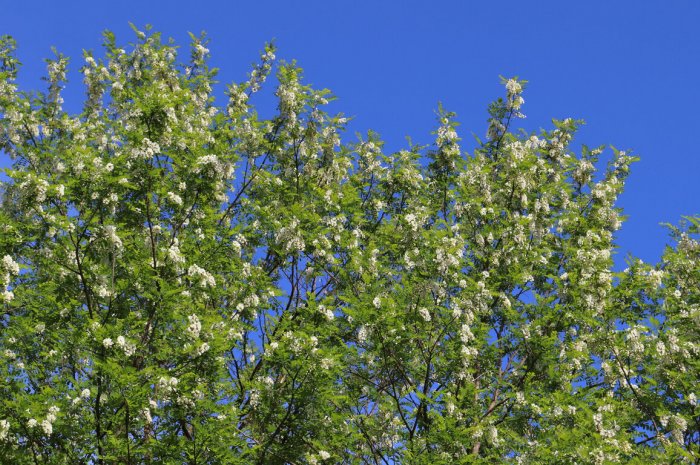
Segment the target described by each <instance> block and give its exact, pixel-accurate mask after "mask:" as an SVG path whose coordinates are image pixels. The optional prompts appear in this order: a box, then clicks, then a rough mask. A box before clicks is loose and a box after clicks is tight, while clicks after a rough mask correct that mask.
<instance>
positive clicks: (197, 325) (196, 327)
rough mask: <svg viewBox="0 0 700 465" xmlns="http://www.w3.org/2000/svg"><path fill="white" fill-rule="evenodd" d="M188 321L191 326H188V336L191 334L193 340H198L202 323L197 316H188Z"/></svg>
mask: <svg viewBox="0 0 700 465" xmlns="http://www.w3.org/2000/svg"><path fill="white" fill-rule="evenodd" d="M187 319H188V320H189V323H190V324H189V326H187V334H189V335H190V337H191V338H192V339H197V338H198V337H199V332H200V331H201V330H202V323H201V322H200V321H199V318H197V315H195V314H192V315H190V316H188V317H187Z"/></svg>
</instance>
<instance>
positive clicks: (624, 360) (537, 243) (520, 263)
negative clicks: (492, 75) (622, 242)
mask: <svg viewBox="0 0 700 465" xmlns="http://www.w3.org/2000/svg"><path fill="white" fill-rule="evenodd" d="M134 31H135V33H136V36H137V41H136V43H134V44H132V45H131V46H130V47H129V50H128V51H126V50H124V49H122V48H120V46H119V45H117V41H116V38H115V37H114V35H113V34H112V33H109V32H108V33H105V42H104V45H105V57H104V59H99V58H96V57H93V55H92V54H91V53H89V52H86V53H85V56H84V58H85V64H84V66H83V67H82V68H81V72H82V74H83V77H84V82H85V85H86V87H87V95H86V99H85V104H84V107H83V110H82V112H81V113H80V114H77V115H70V114H68V113H66V112H65V111H64V110H63V109H62V102H63V101H62V97H61V89H62V87H63V83H64V81H65V78H66V69H67V65H68V60H67V58H66V57H64V56H62V55H60V54H56V57H55V58H54V59H51V60H48V77H47V81H48V90H47V92H46V93H21V92H18V90H17V87H16V85H15V83H14V80H15V78H16V74H17V72H18V69H19V63H18V61H17V59H16V58H15V55H14V47H15V44H14V41H13V40H12V39H11V38H9V37H4V38H2V39H1V40H0V149H1V150H2V152H3V154H4V155H3V156H9V157H11V158H12V160H13V164H12V167H11V168H9V169H7V170H6V174H7V176H8V181H7V182H4V183H3V184H2V200H3V201H2V208H1V209H0V256H2V257H3V259H2V262H1V263H0V291H2V293H1V294H0V305H1V309H2V317H1V319H0V329H1V332H0V350H2V354H3V356H2V358H0V373H1V374H2V375H1V376H0V399H2V400H1V401H0V461H2V463H8V464H10V463H12V464H38V463H46V464H67V463H70V464H105V465H106V464H142V463H144V464H151V463H154V464H155V463H187V464H231V465H233V464H252V463H257V464H287V463H290V464H302V463H305V464H329V463H347V464H380V463H382V464H390V463H407V464H453V463H463V464H477V463H478V464H481V463H483V464H486V463H514V464H589V463H590V464H609V463H639V464H646V463H698V461H700V448H699V445H698V443H699V441H700V420H699V417H698V410H697V397H696V393H695V390H696V385H697V380H698V373H699V371H698V370H699V368H700V366H699V362H698V359H699V358H698V342H697V341H698V340H699V339H700V334H699V333H698V327H699V323H700V320H699V318H700V244H699V243H698V239H697V236H698V233H699V232H700V231H699V229H700V228H699V226H698V225H699V224H700V220H699V219H697V218H688V219H687V224H683V225H681V226H680V227H671V234H672V237H673V240H674V245H673V246H672V247H669V248H668V249H667V250H666V252H665V253H664V257H663V260H662V262H661V263H660V264H658V265H656V266H651V265H648V264H644V263H642V262H640V261H638V260H634V259H630V260H629V268H628V269H627V270H625V271H624V272H622V273H614V272H612V254H613V253H614V250H615V243H614V233H615V231H616V230H618V229H619V228H620V226H621V222H622V216H621V211H620V209H619V208H618V207H616V204H615V202H616V199H617V197H618V196H619V195H620V193H621V192H622V189H623V186H624V181H625V178H626V176H627V175H628V172H629V166H630V164H631V163H633V162H634V161H635V160H636V158H635V157H633V156H630V155H629V154H627V153H625V152H622V151H617V150H614V149H613V151H612V152H613V153H612V155H611V158H612V161H611V162H610V164H609V166H608V167H607V168H606V169H604V170H603V171H602V173H599V172H597V170H599V168H598V166H599V165H600V163H599V156H600V154H601V152H602V151H603V148H602V147H599V148H596V149H589V148H588V147H586V146H584V147H583V148H582V151H581V154H580V155H577V154H575V153H573V151H572V149H571V148H570V143H571V141H572V139H573V137H574V135H575V133H576V130H577V127H578V126H579V125H580V122H577V121H573V120H570V119H567V120H564V121H554V128H553V129H551V130H549V131H542V132H541V133H539V134H524V133H515V132H512V130H511V125H512V123H513V121H514V120H515V119H517V118H519V117H522V116H523V115H522V114H521V112H520V111H521V107H522V104H523V99H522V92H523V87H524V85H525V82H524V81H519V80H517V79H503V84H504V85H505V88H506V96H505V98H503V99H499V100H498V101H496V102H495V103H493V104H492V105H491V106H490V108H489V120H488V121H489V126H488V130H487V138H486V140H485V141H484V142H483V143H480V145H479V147H478V148H477V149H476V150H475V151H474V153H473V154H471V155H468V154H465V153H464V152H463V151H462V149H461V148H460V146H459V142H460V138H459V136H458V135H457V123H456V122H455V115H454V114H453V113H450V112H448V111H445V110H444V109H442V107H441V108H440V109H439V112H438V128H437V130H436V131H435V143H434V144H433V145H432V146H430V147H420V146H410V147H408V148H407V149H405V150H401V151H399V152H397V153H392V154H388V153H385V152H384V148H383V143H382V141H381V140H380V138H379V136H378V135H377V134H375V133H369V134H367V135H366V137H364V138H362V139H361V140H359V141H358V142H356V143H345V142H342V141H341V135H342V133H343V131H344V128H345V125H346V123H347V119H346V118H344V117H343V116H342V115H330V114H328V113H327V112H326V111H325V106H326V105H327V104H328V102H329V101H330V100H332V98H333V97H332V96H331V95H330V93H329V92H328V91H327V90H321V91H319V90H315V89H312V88H311V87H310V86H308V85H306V84H304V83H303V82H302V75H301V70H300V69H299V68H298V67H297V66H296V65H295V64H294V63H287V64H284V63H283V64H279V65H275V64H274V61H275V49H274V47H273V46H272V45H268V46H266V47H265V50H264V52H263V53H262V56H261V58H260V63H259V64H257V65H255V66H254V68H253V70H252V71H251V73H250V75H249V78H248V79H247V80H246V81H245V82H242V83H238V84H232V85H230V86H229V87H228V90H227V96H228V102H227V104H226V105H225V106H224V107H217V106H215V105H214V98H213V95H212V86H213V83H214V81H213V80H214V76H215V74H216V70H213V69H210V68H209V67H208V65H207V57H208V55H209V50H208V49H207V48H206V45H207V40H206V37H205V36H204V35H202V36H199V37H198V36H194V35H192V36H191V39H192V44H191V48H190V53H189V60H188V61H187V64H185V65H181V64H180V62H179V61H178V54H177V48H176V47H175V45H174V44H173V43H171V42H169V43H167V44H166V43H163V42H162V41H161V38H160V35H159V34H157V33H151V32H150V31H146V32H142V31H139V30H138V29H137V28H135V27H134ZM273 72H276V73H277V89H276V92H275V96H276V98H277V108H278V112H277V114H276V115H275V116H274V117H272V118H271V119H262V118H260V117H259V115H258V114H257V113H256V112H255V109H254V107H253V106H252V103H251V100H252V99H253V98H254V94H255V93H256V92H258V91H259V90H260V88H261V86H263V85H264V84H265V81H266V80H267V78H268V76H269V75H270V74H271V73H273Z"/></svg>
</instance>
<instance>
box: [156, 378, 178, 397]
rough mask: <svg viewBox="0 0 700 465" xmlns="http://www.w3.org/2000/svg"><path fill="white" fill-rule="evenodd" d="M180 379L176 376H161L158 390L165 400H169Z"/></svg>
mask: <svg viewBox="0 0 700 465" xmlns="http://www.w3.org/2000/svg"><path fill="white" fill-rule="evenodd" d="M178 382H179V380H178V379H177V378H175V377H174V376H161V377H160V379H159V380H158V392H159V393H160V394H161V395H162V397H163V400H169V399H170V395H171V394H172V393H173V392H174V391H175V389H176V388H177V384H178Z"/></svg>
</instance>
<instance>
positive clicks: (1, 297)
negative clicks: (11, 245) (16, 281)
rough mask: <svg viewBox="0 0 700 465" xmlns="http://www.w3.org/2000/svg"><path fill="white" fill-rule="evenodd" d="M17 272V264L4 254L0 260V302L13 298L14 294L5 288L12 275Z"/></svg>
mask: <svg viewBox="0 0 700 465" xmlns="http://www.w3.org/2000/svg"><path fill="white" fill-rule="evenodd" d="M18 274H19V265H18V264H17V262H15V261H14V260H13V259H12V257H10V256H9V255H5V256H4V257H2V262H0V290H1V291H2V292H0V302H9V301H11V300H12V299H14V297H15V295H14V293H12V291H9V290H8V289H7V285H8V284H9V283H10V279H11V278H12V276H16V275H18Z"/></svg>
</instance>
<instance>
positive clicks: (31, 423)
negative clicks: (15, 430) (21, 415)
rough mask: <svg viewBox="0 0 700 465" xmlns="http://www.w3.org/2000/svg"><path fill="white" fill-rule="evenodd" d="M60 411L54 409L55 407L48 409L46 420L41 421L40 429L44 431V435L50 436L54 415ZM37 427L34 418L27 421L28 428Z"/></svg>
mask: <svg viewBox="0 0 700 465" xmlns="http://www.w3.org/2000/svg"><path fill="white" fill-rule="evenodd" d="M60 411H61V409H60V408H58V407H56V406H55V405H52V406H51V407H49V413H47V414H46V418H44V419H43V420H42V421H41V429H42V430H43V431H44V434H45V435H47V436H51V434H52V433H53V424H54V422H55V421H56V414H57V413H58V412H60ZM37 425H39V422H38V421H37V420H35V419H34V418H30V419H29V420H28V421H27V426H28V427H29V428H32V429H33V428H36V427H37Z"/></svg>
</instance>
